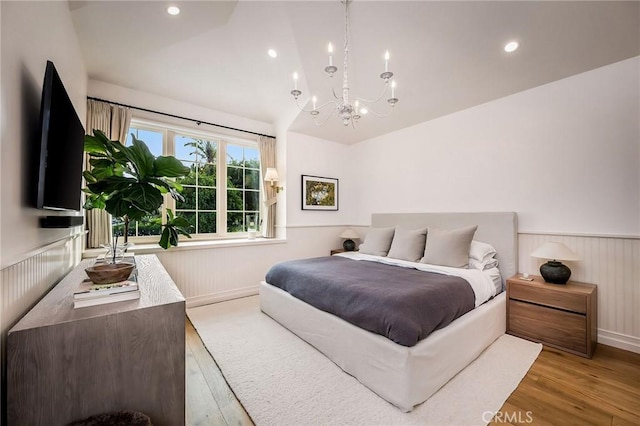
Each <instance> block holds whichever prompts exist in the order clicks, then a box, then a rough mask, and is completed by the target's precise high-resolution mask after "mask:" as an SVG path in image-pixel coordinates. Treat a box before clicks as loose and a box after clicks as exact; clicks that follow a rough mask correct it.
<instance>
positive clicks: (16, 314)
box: [0, 234, 84, 336]
mask: <svg viewBox="0 0 640 426" xmlns="http://www.w3.org/2000/svg"><path fill="white" fill-rule="evenodd" d="M80 235H81V236H75V237H70V238H69V239H65V240H62V241H59V242H57V243H54V244H51V245H50V246H48V247H47V248H46V249H44V250H42V251H40V252H39V253H37V254H34V255H33V256H30V257H28V258H26V259H24V260H22V261H21V262H18V263H16V264H13V265H11V266H8V267H6V268H4V269H2V271H0V294H2V299H1V300H2V302H1V309H2V311H1V314H0V318H2V335H3V336H4V334H5V333H6V331H7V330H8V329H9V328H11V327H12V326H13V324H14V323H15V322H16V321H17V320H18V319H20V317H22V316H23V315H24V314H25V313H26V312H27V311H28V310H29V309H30V308H31V307H32V306H33V305H34V304H35V303H36V302H37V301H38V300H40V299H41V298H42V296H44V295H45V294H46V293H47V292H48V291H49V289H51V287H53V285H54V284H56V283H58V281H60V280H61V279H62V278H63V277H64V276H65V275H67V273H68V272H69V271H70V270H71V269H73V267H74V266H76V265H77V264H78V263H79V262H80V258H81V256H82V237H83V236H84V234H80Z"/></svg>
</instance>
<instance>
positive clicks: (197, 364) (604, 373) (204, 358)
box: [187, 320, 640, 426]
mask: <svg viewBox="0 0 640 426" xmlns="http://www.w3.org/2000/svg"><path fill="white" fill-rule="evenodd" d="M187 424H188V425H190V426H204V425H253V423H252V421H251V418H250V417H249V416H248V415H247V413H246V411H245V410H244V408H243V407H242V405H241V404H240V403H239V402H238V400H237V399H236V397H235V395H234V394H233V392H232V391H231V389H230V388H229V386H228V385H227V383H226V381H225V379H224V377H223V376H222V374H221V373H220V369H219V368H218V366H217V364H216V363H215V361H214V360H213V358H212V357H211V355H210V354H209V352H208V351H207V349H206V348H205V347H204V344H203V343H202V340H200V336H199V335H198V333H197V332H196V331H195V329H194V328H193V325H191V323H190V322H189V321H188V320H187ZM492 424H493V425H505V424H512V425H530V424H533V425H563V426H565V425H610V426H627V425H636V426H637V425H640V354H635V353H632V352H627V351H623V350H620V349H616V348H612V347H610V346H605V345H598V347H597V349H596V352H595V354H594V356H593V358H592V359H586V358H582V357H579V356H576V355H571V354H568V353H565V352H562V351H558V350H555V349H551V348H547V347H545V348H544V350H543V351H542V352H541V353H540V356H539V357H538V359H537V360H536V361H535V363H534V364H533V366H532V367H531V369H530V370H529V372H528V373H527V375H526V376H525V378H524V379H523V380H522V382H521V383H520V385H519V386H518V388H517V389H516V390H515V392H513V394H511V396H510V397H509V399H507V402H505V404H504V405H503V407H502V408H501V410H500V412H499V413H498V414H496V417H494V421H493V422H492Z"/></svg>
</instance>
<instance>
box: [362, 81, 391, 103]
mask: <svg viewBox="0 0 640 426" xmlns="http://www.w3.org/2000/svg"><path fill="white" fill-rule="evenodd" d="M387 84H388V83H385V84H384V87H383V88H382V93H380V96H378V97H377V98H375V99H366V98H357V99H358V100H359V101H360V102H366V103H368V104H372V103H376V102H379V101H380V99H382V97H383V96H384V94H385V93H387Z"/></svg>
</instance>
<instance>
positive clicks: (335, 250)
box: [331, 248, 358, 256]
mask: <svg viewBox="0 0 640 426" xmlns="http://www.w3.org/2000/svg"><path fill="white" fill-rule="evenodd" d="M346 251H347V250H345V249H343V248H341V249H333V250H331V256H333V255H334V254H338V253H344V252H346ZM353 251H358V250H353Z"/></svg>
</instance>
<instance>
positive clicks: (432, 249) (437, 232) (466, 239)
mask: <svg viewBox="0 0 640 426" xmlns="http://www.w3.org/2000/svg"><path fill="white" fill-rule="evenodd" d="M476 229H478V226H477V225H476V226H469V227H466V228H460V229H454V230H452V231H447V230H444V229H438V228H429V234H428V236H427V244H426V247H425V249H424V257H423V258H422V260H420V262H421V263H429V264H431V265H441V266H451V267H454V268H467V267H468V266H469V248H470V246H471V240H473V235H474V234H475V233H476Z"/></svg>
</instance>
